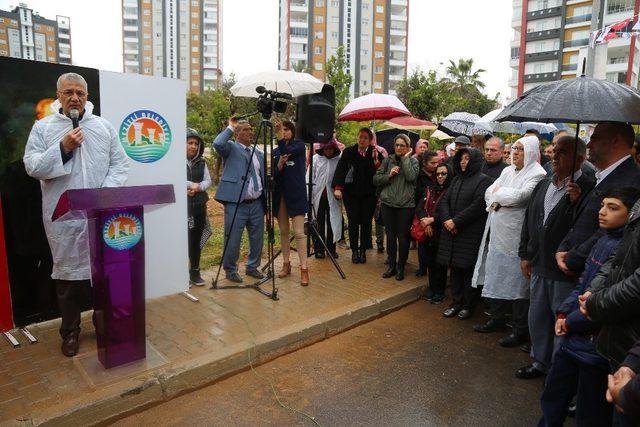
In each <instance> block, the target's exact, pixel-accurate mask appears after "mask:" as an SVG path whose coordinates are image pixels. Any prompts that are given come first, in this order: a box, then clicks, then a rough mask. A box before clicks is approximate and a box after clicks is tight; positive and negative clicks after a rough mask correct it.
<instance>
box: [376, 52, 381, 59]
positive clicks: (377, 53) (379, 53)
mask: <svg viewBox="0 0 640 427" xmlns="http://www.w3.org/2000/svg"><path fill="white" fill-rule="evenodd" d="M376 58H382V52H380V51H379V50H376Z"/></svg>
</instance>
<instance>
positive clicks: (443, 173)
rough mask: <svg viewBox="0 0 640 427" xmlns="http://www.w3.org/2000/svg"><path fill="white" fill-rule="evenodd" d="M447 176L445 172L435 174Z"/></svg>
mask: <svg viewBox="0 0 640 427" xmlns="http://www.w3.org/2000/svg"><path fill="white" fill-rule="evenodd" d="M447 175H449V174H448V173H447V172H437V173H436V176H447Z"/></svg>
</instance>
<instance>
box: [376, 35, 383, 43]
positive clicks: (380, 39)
mask: <svg viewBox="0 0 640 427" xmlns="http://www.w3.org/2000/svg"><path fill="white" fill-rule="evenodd" d="M376 43H377V44H382V37H380V36H376Z"/></svg>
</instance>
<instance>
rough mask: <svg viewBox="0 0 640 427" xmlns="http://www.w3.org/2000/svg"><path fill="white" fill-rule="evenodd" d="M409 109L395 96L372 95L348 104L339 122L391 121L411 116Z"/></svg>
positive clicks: (339, 117)
mask: <svg viewBox="0 0 640 427" xmlns="http://www.w3.org/2000/svg"><path fill="white" fill-rule="evenodd" d="M410 115H411V113H410V112H409V110H407V107H405V106H404V104H403V103H402V102H401V101H400V100H399V99H398V98H397V97H395V96H393V95H387V94H382V93H371V94H369V95H365V96H361V97H359V98H356V99H354V100H353V101H351V102H350V103H348V104H347V105H346V106H345V107H344V109H343V110H342V112H341V113H340V115H339V116H338V120H339V121H341V122H348V121H353V122H364V121H368V120H390V119H393V118H395V117H401V116H410Z"/></svg>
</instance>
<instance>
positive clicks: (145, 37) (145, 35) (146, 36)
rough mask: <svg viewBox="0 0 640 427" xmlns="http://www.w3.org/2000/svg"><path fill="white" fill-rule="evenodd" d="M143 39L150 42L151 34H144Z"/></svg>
mask: <svg viewBox="0 0 640 427" xmlns="http://www.w3.org/2000/svg"><path fill="white" fill-rule="evenodd" d="M142 38H143V39H146V40H149V39H150V38H151V34H149V33H144V34H142Z"/></svg>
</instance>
